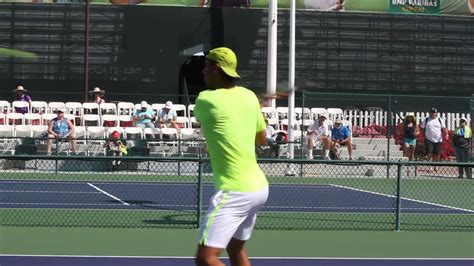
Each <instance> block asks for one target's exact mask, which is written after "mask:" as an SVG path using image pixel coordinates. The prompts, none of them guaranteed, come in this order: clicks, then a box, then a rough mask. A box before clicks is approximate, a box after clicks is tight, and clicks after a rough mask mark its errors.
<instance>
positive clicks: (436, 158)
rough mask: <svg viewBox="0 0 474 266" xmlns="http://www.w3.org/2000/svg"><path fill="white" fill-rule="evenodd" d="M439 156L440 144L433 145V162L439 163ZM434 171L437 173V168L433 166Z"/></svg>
mask: <svg viewBox="0 0 474 266" xmlns="http://www.w3.org/2000/svg"><path fill="white" fill-rule="evenodd" d="M440 154H441V142H436V143H433V162H439V161H440ZM434 171H435V172H436V171H438V168H437V167H436V166H435V167H434Z"/></svg>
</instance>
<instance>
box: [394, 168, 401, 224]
mask: <svg viewBox="0 0 474 266" xmlns="http://www.w3.org/2000/svg"><path fill="white" fill-rule="evenodd" d="M402 167H403V165H402V164H401V163H400V162H398V164H397V213H396V217H395V224H396V226H395V230H396V231H400V215H401V208H402V200H401V198H402V197H401V193H402V191H401V190H402Z"/></svg>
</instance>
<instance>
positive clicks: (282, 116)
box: [276, 107, 288, 120]
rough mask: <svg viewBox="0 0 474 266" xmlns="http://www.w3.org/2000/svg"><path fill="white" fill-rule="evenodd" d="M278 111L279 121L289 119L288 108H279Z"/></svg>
mask: <svg viewBox="0 0 474 266" xmlns="http://www.w3.org/2000/svg"><path fill="white" fill-rule="evenodd" d="M276 111H277V113H278V119H280V120H282V119H287V118H288V107H277V108H276Z"/></svg>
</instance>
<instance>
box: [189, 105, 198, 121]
mask: <svg viewBox="0 0 474 266" xmlns="http://www.w3.org/2000/svg"><path fill="white" fill-rule="evenodd" d="M194 107H196V105H195V104H190V105H188V109H187V110H188V118H191V117H193V116H194Z"/></svg>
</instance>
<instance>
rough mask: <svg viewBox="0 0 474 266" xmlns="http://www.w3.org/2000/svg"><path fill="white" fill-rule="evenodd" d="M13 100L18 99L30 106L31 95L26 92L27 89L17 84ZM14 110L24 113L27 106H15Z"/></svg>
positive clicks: (26, 110) (26, 111)
mask: <svg viewBox="0 0 474 266" xmlns="http://www.w3.org/2000/svg"><path fill="white" fill-rule="evenodd" d="M13 92H15V93H16V94H15V100H14V101H20V102H28V104H29V105H30V107H31V97H30V96H29V95H27V94H26V92H27V90H26V89H25V88H23V86H21V85H20V86H18V87H16V89H15V90H13ZM15 112H17V113H21V114H26V113H28V107H15Z"/></svg>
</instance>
